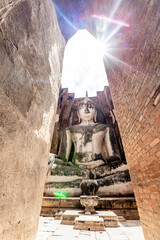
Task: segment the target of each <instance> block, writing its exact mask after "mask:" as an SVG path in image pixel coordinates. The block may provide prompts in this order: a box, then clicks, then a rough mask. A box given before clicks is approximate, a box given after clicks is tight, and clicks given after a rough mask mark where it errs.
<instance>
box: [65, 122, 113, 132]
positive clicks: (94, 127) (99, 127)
mask: <svg viewBox="0 0 160 240" xmlns="http://www.w3.org/2000/svg"><path fill="white" fill-rule="evenodd" d="M107 127H108V126H107V124H102V123H94V124H90V125H80V124H79V125H73V126H70V127H67V128H66V130H69V131H70V132H78V133H84V132H85V131H86V130H88V131H93V132H98V131H104V130H105V129H106V128H107Z"/></svg>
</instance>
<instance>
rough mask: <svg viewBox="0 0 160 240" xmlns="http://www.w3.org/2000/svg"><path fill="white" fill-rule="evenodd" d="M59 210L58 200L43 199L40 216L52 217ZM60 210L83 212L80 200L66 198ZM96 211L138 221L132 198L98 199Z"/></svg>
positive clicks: (54, 198)
mask: <svg viewBox="0 0 160 240" xmlns="http://www.w3.org/2000/svg"><path fill="white" fill-rule="evenodd" d="M58 208H59V198H56V197H44V198H43V203H42V211H41V216H44V217H54V216H55V213H56V212H57V210H58ZM61 210H62V211H63V212H65V211H66V210H79V212H81V211H82V210H83V208H82V206H81V203H80V198H79V197H75V198H71V197H67V198H63V199H61ZM96 210H103V211H107V210H111V211H113V212H114V213H115V214H116V215H118V216H123V217H124V218H125V219H126V220H138V219H139V215H138V211H137V206H136V201H135V198H134V197H123V198H121V197H120V198H117V197H115V198H100V199H99V201H98V206H97V207H96Z"/></svg>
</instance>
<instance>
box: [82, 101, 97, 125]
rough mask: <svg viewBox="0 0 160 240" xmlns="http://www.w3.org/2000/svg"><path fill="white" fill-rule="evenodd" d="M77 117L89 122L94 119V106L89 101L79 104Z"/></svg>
mask: <svg viewBox="0 0 160 240" xmlns="http://www.w3.org/2000/svg"><path fill="white" fill-rule="evenodd" d="M78 115H79V117H80V119H82V120H86V121H90V120H93V119H95V117H96V109H95V104H94V103H93V102H91V101H88V102H86V103H85V102H81V103H80V104H79V107H78Z"/></svg>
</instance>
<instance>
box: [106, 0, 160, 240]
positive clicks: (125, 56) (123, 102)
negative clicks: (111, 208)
mask: <svg viewBox="0 0 160 240" xmlns="http://www.w3.org/2000/svg"><path fill="white" fill-rule="evenodd" d="M128 2H129V1H128ZM135 2H136V3H137V6H135V3H129V4H128V6H127V7H128V11H130V12H136V15H135V16H134V19H133V18H132V19H131V26H132V27H131V28H130V29H129V31H128V32H123V33H121V34H122V38H123V44H124V45H128V46H130V47H129V49H128V50H125V51H123V50H121V51H119V55H118V58H119V59H121V60H122V61H123V62H124V63H126V64H123V63H122V64H120V65H119V66H118V65H117V64H116V63H115V62H112V63H111V65H112V70H111V68H109V67H108V66H107V62H106V61H105V64H106V71H107V75H108V80H109V84H110V89H111V93H112V99H113V103H114V106H115V113H116V118H117V121H118V125H119V129H120V133H121V137H122V142H123V146H124V151H125V155H126V159H127V163H128V167H129V170H130V174H131V180H132V184H133V188H134V193H135V197H136V201H137V205H138V209H139V214H140V219H141V223H142V226H143V231H144V235H145V239H146V240H159V239H160V201H159V200H160V161H159V160H160V103H159V98H160V68H159V65H160V47H159V46H158V45H159V43H160V31H159V28H158V26H159V18H158V9H159V7H160V4H158V1H135ZM142 26H143V27H142Z"/></svg>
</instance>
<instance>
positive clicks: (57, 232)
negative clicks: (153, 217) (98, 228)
mask: <svg viewBox="0 0 160 240" xmlns="http://www.w3.org/2000/svg"><path fill="white" fill-rule="evenodd" d="M60 222H61V221H60V220H54V218H53V217H40V219H39V228H38V233H37V238H36V240H76V239H77V240H145V239H144V236H143V232H142V227H141V224H140V221H137V220H127V221H126V222H121V223H119V225H120V227H118V228H106V231H103V232H95V231H84V230H74V229H73V226H69V225H62V224H60Z"/></svg>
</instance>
